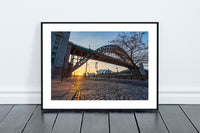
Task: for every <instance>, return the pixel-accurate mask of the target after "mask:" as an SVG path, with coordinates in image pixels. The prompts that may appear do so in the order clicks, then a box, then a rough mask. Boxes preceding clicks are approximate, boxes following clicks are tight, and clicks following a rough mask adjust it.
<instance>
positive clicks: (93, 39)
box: [69, 32, 148, 75]
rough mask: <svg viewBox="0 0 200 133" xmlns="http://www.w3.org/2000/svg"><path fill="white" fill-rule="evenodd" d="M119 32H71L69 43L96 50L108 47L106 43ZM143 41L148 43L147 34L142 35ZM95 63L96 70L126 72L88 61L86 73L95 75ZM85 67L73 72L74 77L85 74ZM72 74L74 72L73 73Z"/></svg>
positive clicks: (115, 66) (114, 66)
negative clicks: (96, 65)
mask: <svg viewBox="0 0 200 133" xmlns="http://www.w3.org/2000/svg"><path fill="white" fill-rule="evenodd" d="M119 33H121V32H71V33H70V38H69V41H71V42H73V43H75V44H77V45H79V46H83V47H85V48H89V47H90V48H91V49H93V50H96V49H98V48H99V47H102V46H105V45H108V41H111V40H113V39H116V38H117V35H118V34H119ZM143 41H144V42H147V41H148V32H145V34H144V35H143ZM95 62H98V70H100V69H109V70H111V71H113V72H116V71H117V70H116V68H118V71H122V70H126V69H127V68H126V67H121V66H118V65H113V64H109V63H105V62H101V61H96V60H92V59H90V60H89V61H88V64H89V65H88V69H87V72H89V73H96V69H95ZM85 67H86V64H83V65H82V66H81V67H80V68H78V69H77V70H76V71H75V75H80V73H81V74H83V73H85ZM73 74H74V72H73Z"/></svg>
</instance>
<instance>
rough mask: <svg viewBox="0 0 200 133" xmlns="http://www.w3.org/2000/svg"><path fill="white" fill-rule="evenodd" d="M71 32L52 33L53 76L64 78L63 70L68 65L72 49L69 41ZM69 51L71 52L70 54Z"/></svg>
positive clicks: (59, 78) (53, 77)
mask: <svg viewBox="0 0 200 133" xmlns="http://www.w3.org/2000/svg"><path fill="white" fill-rule="evenodd" d="M69 36H70V32H52V33H51V78H52V79H58V80H62V78H63V71H64V70H65V69H66V68H67V66H68V60H69V55H70V52H68V51H71V47H70V45H68V43H69ZM68 53H69V54H68ZM44 69H45V68H44Z"/></svg>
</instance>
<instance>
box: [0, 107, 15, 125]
mask: <svg viewBox="0 0 200 133" xmlns="http://www.w3.org/2000/svg"><path fill="white" fill-rule="evenodd" d="M14 106H15V105H12V107H11V108H10V109H9V110H8V112H7V113H6V115H5V116H4V117H3V118H2V120H1V121H0V124H1V122H2V121H3V120H4V119H5V118H6V116H7V115H8V114H9V113H10V111H11V110H12V109H13V108H14Z"/></svg>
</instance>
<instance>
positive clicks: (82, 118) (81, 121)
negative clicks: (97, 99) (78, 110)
mask: <svg viewBox="0 0 200 133" xmlns="http://www.w3.org/2000/svg"><path fill="white" fill-rule="evenodd" d="M83 117H84V112H82V118H81V125H80V133H81V132H82V127H83Z"/></svg>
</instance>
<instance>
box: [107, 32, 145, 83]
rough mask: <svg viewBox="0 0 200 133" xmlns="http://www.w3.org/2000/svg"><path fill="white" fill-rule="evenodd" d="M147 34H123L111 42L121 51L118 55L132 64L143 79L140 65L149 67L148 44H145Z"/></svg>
mask: <svg viewBox="0 0 200 133" xmlns="http://www.w3.org/2000/svg"><path fill="white" fill-rule="evenodd" d="M144 34H145V32H121V33H119V34H118V35H117V38H116V39H114V40H111V41H109V43H110V44H111V45H117V46H119V48H120V49H121V50H120V51H117V52H118V53H117V55H118V56H119V57H120V58H121V59H123V60H124V61H126V62H129V63H131V64H132V65H133V66H134V69H135V70H136V72H137V73H138V74H139V76H140V77H141V79H143V78H142V75H141V73H140V71H139V70H138V67H137V66H138V65H139V64H140V63H142V64H145V65H148V44H147V43H148V42H144V39H143V36H144Z"/></svg>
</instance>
